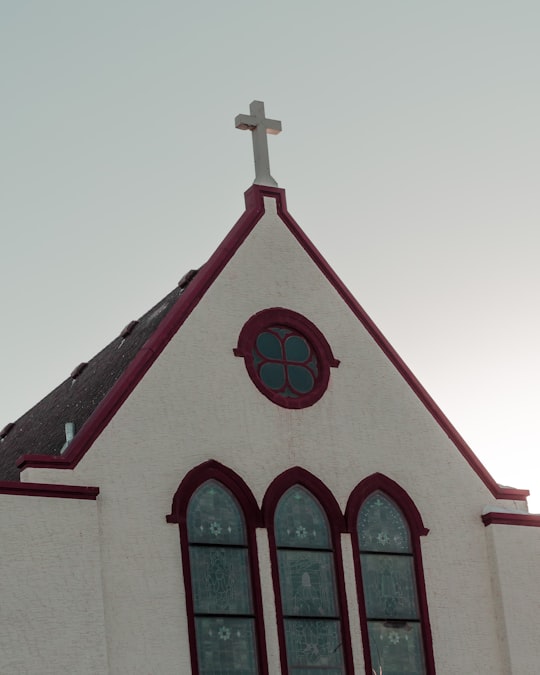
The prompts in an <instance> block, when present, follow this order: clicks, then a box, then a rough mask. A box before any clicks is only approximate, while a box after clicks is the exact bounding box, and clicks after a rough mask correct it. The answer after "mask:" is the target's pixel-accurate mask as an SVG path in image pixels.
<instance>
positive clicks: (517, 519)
mask: <svg viewBox="0 0 540 675" xmlns="http://www.w3.org/2000/svg"><path fill="white" fill-rule="evenodd" d="M482 522H483V523H484V525H485V526H486V527H487V526H488V525H522V526H524V527H540V514H537V513H497V512H490V513H485V514H484V515H483V516H482Z"/></svg>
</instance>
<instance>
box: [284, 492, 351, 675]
mask: <svg viewBox="0 0 540 675" xmlns="http://www.w3.org/2000/svg"><path fill="white" fill-rule="evenodd" d="M274 533H275V540H276V547H277V558H278V567H279V582H280V590H281V605H282V611H283V623H284V631H285V644H286V652H287V663H288V668H289V673H290V674H291V675H293V674H294V675H316V673H322V672H324V673H325V674H326V675H343V674H344V673H345V669H344V665H343V649H342V637H341V622H340V617H339V605H338V601H337V593H336V581H335V570H334V553H333V550H332V543H331V537H330V531H329V526H328V521H327V518H326V515H325V513H324V511H323V510H322V508H321V506H320V504H319V503H318V502H317V500H316V499H315V498H314V497H313V496H312V495H311V494H310V493H309V492H308V491H307V490H306V489H304V488H303V487H302V486H300V485H295V486H293V487H292V488H290V489H289V490H288V491H287V492H286V493H285V494H284V495H283V497H282V498H281V499H280V501H279V503H278V505H277V508H276V513H275V519H274Z"/></svg>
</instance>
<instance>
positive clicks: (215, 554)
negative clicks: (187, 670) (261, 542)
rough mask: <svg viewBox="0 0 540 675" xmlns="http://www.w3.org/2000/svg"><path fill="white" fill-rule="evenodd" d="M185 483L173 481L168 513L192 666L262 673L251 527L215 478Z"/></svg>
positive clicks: (219, 672) (201, 671)
mask: <svg viewBox="0 0 540 675" xmlns="http://www.w3.org/2000/svg"><path fill="white" fill-rule="evenodd" d="M209 473H210V475H211V474H212V473H215V472H209ZM231 473H232V472H231ZM202 475H204V472H203V473H202ZM238 480H239V479H238ZM191 482H192V481H190V480H188V481H187V483H188V485H187V486H185V483H186V481H184V482H183V483H182V485H181V486H180V488H179V490H178V492H177V495H176V497H175V501H174V502H173V513H172V514H171V516H170V517H169V519H168V520H169V522H171V521H172V522H179V524H180V531H181V540H182V556H183V563H184V580H185V586H186V605H187V608H188V621H189V629H190V643H191V647H192V655H191V660H192V670H193V673H194V674H195V673H196V674H197V675H229V674H231V675H233V674H234V675H259V674H265V673H267V669H266V655H265V653H264V639H263V637H262V636H263V635H264V629H263V627H262V618H261V616H262V614H261V611H260V607H261V601H260V586H259V581H258V573H257V564H256V563H257V561H256V559H255V560H254V553H255V551H254V547H255V541H254V536H253V532H250V531H249V530H248V527H247V525H246V519H245V516H244V512H243V509H242V508H241V506H240V504H239V501H238V499H237V498H236V497H235V495H234V494H233V492H232V491H231V490H230V489H229V488H228V487H227V486H226V485H224V484H223V482H222V481H220V480H218V479H217V478H215V477H209V478H208V480H205V481H204V482H202V483H201V484H200V485H198V486H197V487H195V489H192V486H191V485H189V483H191ZM183 486H185V488H186V490H185V492H187V493H190V494H189V496H187V495H185V494H184V495H182V487H183ZM179 494H180V496H179ZM182 497H183V499H182ZM253 501H254V500H253ZM182 502H183V504H182ZM257 511H258V509H257V508H256V505H255V512H257ZM252 513H253V512H252ZM175 514H176V515H177V516H178V518H175V517H174V516H175ZM254 586H255V588H254Z"/></svg>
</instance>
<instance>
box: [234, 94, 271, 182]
mask: <svg viewBox="0 0 540 675" xmlns="http://www.w3.org/2000/svg"><path fill="white" fill-rule="evenodd" d="M249 112H250V113H251V114H250V115H237V116H236V118H235V120H234V124H235V126H236V128H237V129H249V130H250V131H251V135H252V138H253V155H254V157H255V180H254V181H253V182H254V183H256V184H257V185H272V186H273V187H277V183H276V181H275V180H274V179H273V178H272V176H271V175H270V160H269V158H268V139H267V138H266V134H274V135H275V134H279V132H280V131H281V122H279V121H278V120H269V119H266V117H265V116H264V103H263V102H262V101H252V102H251V103H250V105H249Z"/></svg>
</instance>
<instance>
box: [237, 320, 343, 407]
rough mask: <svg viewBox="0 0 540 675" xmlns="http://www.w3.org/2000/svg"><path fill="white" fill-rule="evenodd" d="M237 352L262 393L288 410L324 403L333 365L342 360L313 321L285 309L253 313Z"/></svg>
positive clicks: (239, 339)
mask: <svg viewBox="0 0 540 675" xmlns="http://www.w3.org/2000/svg"><path fill="white" fill-rule="evenodd" d="M234 353H235V355H236V356H241V357H243V358H244V362H245V364H246V368H247V371H248V373H249V375H250V377H251V379H252V380H253V383H254V384H255V386H256V387H257V388H258V389H259V391H260V392H261V393H263V394H264V395H265V396H266V397H267V398H269V399H270V400H271V401H273V402H274V403H277V404H278V405H280V406H283V407H285V408H305V407H307V406H310V405H313V404H314V403H315V402H316V401H318V400H319V399H320V398H321V396H322V395H323V394H324V392H325V391H326V388H327V386H328V380H329V377H330V367H331V366H334V367H335V366H337V365H338V364H339V361H337V360H336V359H335V358H334V357H333V355H332V352H331V349H330V346H329V344H328V342H327V341H326V339H325V338H324V336H323V334H322V333H321V332H320V330H319V329H318V328H317V327H316V326H315V325H314V324H312V323H311V321H309V320H308V319H306V318H305V317H304V316H302V315H301V314H297V313H296V312H292V311H291V310H287V309H282V308H274V309H267V310H264V311H263V312H259V313H258V314H255V315H254V316H252V317H251V318H250V319H249V320H248V321H247V322H246V324H245V325H244V327H243V328H242V331H241V333H240V336H239V338H238V347H237V348H236V349H235V350H234Z"/></svg>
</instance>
